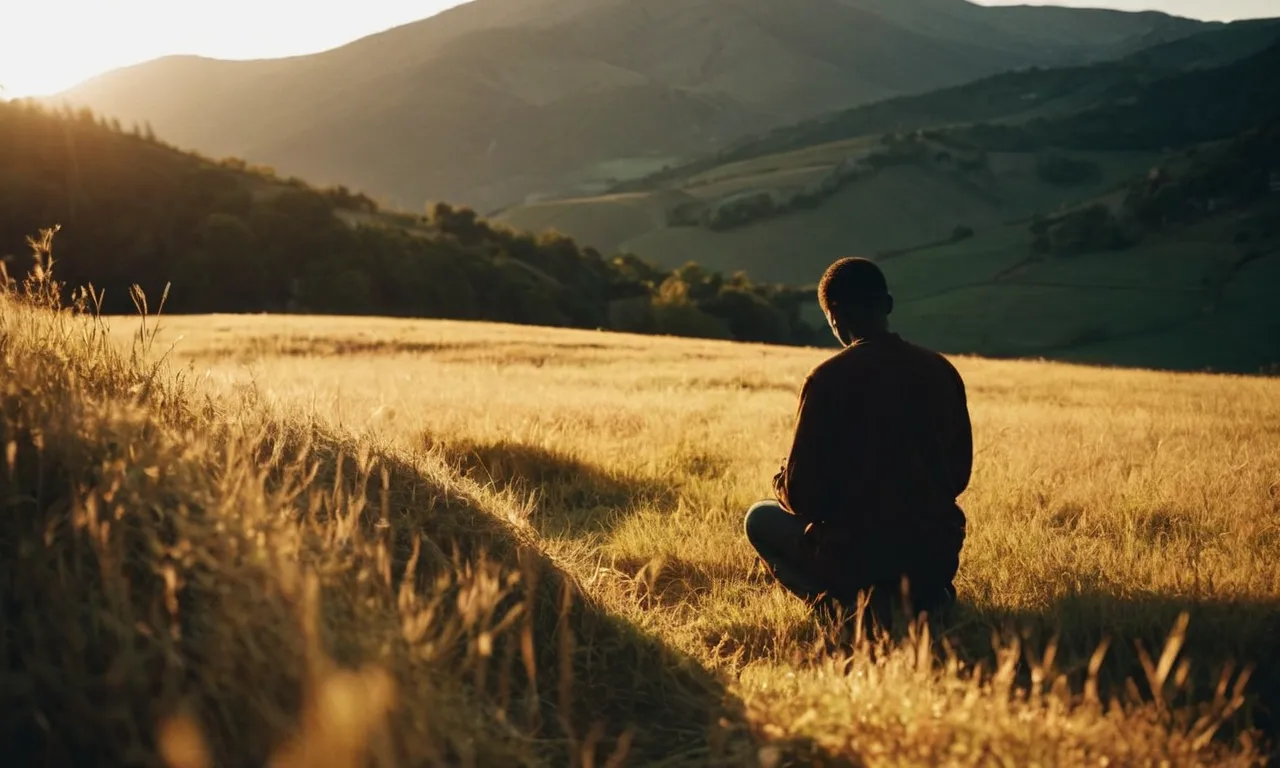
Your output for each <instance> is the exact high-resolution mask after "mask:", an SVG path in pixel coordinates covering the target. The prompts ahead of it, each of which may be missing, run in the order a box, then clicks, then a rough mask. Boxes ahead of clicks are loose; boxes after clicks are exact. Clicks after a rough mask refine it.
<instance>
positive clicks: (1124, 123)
mask: <svg viewBox="0 0 1280 768" xmlns="http://www.w3.org/2000/svg"><path fill="white" fill-rule="evenodd" d="M1242 31H1247V32H1248V33H1249V35H1250V36H1253V37H1252V38H1251V39H1252V43H1253V44H1254V45H1259V44H1262V43H1264V42H1265V41H1266V40H1267V39H1268V38H1269V39H1272V40H1274V39H1275V37H1276V36H1277V35H1280V26H1275V25H1271V26H1269V27H1268V26H1255V27H1244V28H1238V29H1236V30H1233V31H1232V33H1231V35H1227V33H1225V32H1224V33H1221V34H1222V35H1224V36H1226V37H1227V38H1228V39H1230V38H1234V37H1236V36H1237V35H1239V34H1240V33H1241V32H1242ZM1259 32H1262V33H1265V34H1263V35H1257V33H1259ZM1255 35H1257V36H1255ZM1210 42H1211V43H1213V44H1206V41H1205V40H1199V41H1196V42H1195V43H1194V45H1191V46H1189V47H1192V48H1195V49H1198V50H1201V51H1206V50H1209V51H1212V50H1217V51H1221V50H1222V47H1221V43H1222V42H1223V41H1222V40H1219V41H1216V43H1215V42H1213V41H1210ZM1175 45H1177V44H1175ZM1237 50H1238V49H1237ZM1171 53H1172V51H1163V52H1153V53H1146V54H1144V55H1143V56H1142V57H1140V58H1135V59H1132V60H1128V61H1125V62H1122V63H1120V64H1102V65H1097V66H1095V67H1089V68H1082V69H1076V70H1065V71H1059V70H1046V71H1037V72H1027V73H1018V74H1013V75H1002V76H998V77H995V78H992V79H990V80H987V81H983V82H980V83H975V84H972V85H969V86H964V87H961V88H958V89H953V90H950V91H943V92H939V93H937V94H930V95H927V96H922V97H914V98H912V99H904V100H898V101H897V102H888V103H886V104H884V105H875V106H872V107H868V108H863V109H859V110H855V111H853V112H850V113H846V114H844V115H838V116H834V117H832V118H831V119H830V120H829V121H827V122H826V123H818V124H815V126H809V127H805V126H800V127H797V128H796V129H794V130H793V131H790V132H787V131H782V132H778V133H777V134H775V135H774V136H772V137H766V138H764V139H762V140H761V141H760V142H758V143H756V144H754V145H752V144H747V145H744V147H743V148H742V150H741V151H735V152H731V153H728V154H727V156H722V157H719V158H714V159H710V160H707V161H705V162H699V163H696V164H692V165H690V166H686V167H683V168H680V169H673V170H671V171H669V172H666V173H663V174H660V175H659V176H657V177H653V178H651V179H649V180H647V181H646V182H644V183H637V184H633V185H630V186H629V188H628V190H629V191H625V192H618V193H615V194H611V195H607V196H603V197H598V198H582V199H571V200H563V201H559V200H557V201H544V202H540V203H535V204H530V205H523V206H514V207H512V208H509V209H507V210H505V211H503V212H501V213H500V215H499V217H498V218H499V219H500V220H502V221H505V222H509V223H511V224H513V225H517V226H521V227H524V228H528V229H532V230H540V229H547V228H551V229H556V230H558V231H561V232H565V233H568V234H571V235H574V236H577V237H579V238H580V239H582V240H583V241H584V242H587V243H590V244H593V245H595V246H597V247H601V248H605V249H609V250H621V251H626V252H634V253H637V254H640V255H642V256H646V257H648V258H651V259H654V260H655V261H658V262H659V263H666V264H670V265H675V264H679V263H681V262H682V261H684V260H686V259H696V260H698V261H699V262H701V263H703V264H705V265H707V266H708V267H710V268H713V269H717V270H724V271H732V270H735V269H746V270H749V271H750V273H751V274H753V275H757V276H759V277H763V278H766V279H769V280H778V281H782V282H787V283H791V284H803V283H811V282H812V281H814V280H816V278H817V277H818V276H819V275H820V274H821V272H822V270H823V269H824V268H825V267H826V266H827V265H828V264H829V263H830V262H831V261H832V260H834V259H836V258H839V257H841V256H846V255H851V254H861V255H867V256H872V257H875V258H877V259H879V260H881V261H882V263H883V265H884V267H885V269H886V271H888V272H889V273H890V276H891V278H893V280H894V283H895V285H896V286H897V289H898V292H899V296H900V298H902V299H903V302H902V303H901V304H900V309H901V313H900V315H901V317H900V319H901V321H902V322H904V323H905V324H906V327H908V328H910V329H911V330H912V331H913V332H914V333H916V334H918V335H919V336H920V337H921V338H922V340H924V341H926V342H928V343H930V344H933V345H935V346H938V347H940V348H942V349H945V350H948V351H952V352H974V353H980V354H988V355H1047V356H1051V357H1065V358H1067V359H1086V358H1087V359H1090V360H1094V361H1099V362H1112V363H1128V364H1138V365H1149V366H1157V367H1174V368H1188V367H1189V368H1199V367H1205V366H1212V367H1221V368H1227V369H1231V370H1245V371H1257V370H1259V369H1260V368H1266V367H1268V366H1271V365H1274V364H1276V363H1278V362H1280V341H1277V339H1280V332H1276V330H1277V329H1275V328H1273V323H1272V322H1271V320H1269V319H1268V317H1269V316H1268V315H1266V313H1265V311H1264V309H1265V306H1264V305H1265V299H1264V296H1265V295H1266V291H1267V290H1274V289H1275V287H1276V286H1277V284H1276V283H1275V282H1274V280H1275V275H1274V273H1273V271H1272V270H1271V267H1270V265H1271V263H1272V262H1273V261H1274V256H1275V253H1276V251H1277V249H1280V241H1277V240H1276V239H1275V232H1276V229H1277V227H1275V226H1273V225H1272V224H1271V223H1265V222H1274V220H1275V218H1276V216H1277V215H1278V214H1280V207H1278V206H1277V205H1276V204H1275V201H1274V193H1271V192H1269V191H1268V190H1269V188H1270V187H1269V184H1271V182H1269V181H1268V175H1269V174H1271V173H1275V174H1276V176H1277V178H1280V157H1276V156H1275V153H1274V151H1272V150H1268V149H1267V142H1268V141H1270V142H1273V143H1278V144H1280V137H1277V136H1276V126H1277V125H1280V81H1278V80H1277V79H1276V78H1275V76H1274V73H1275V72H1277V71H1280V43H1272V44H1271V45H1270V47H1266V48H1264V49H1263V50H1261V51H1259V52H1256V53H1254V54H1252V55H1249V56H1246V57H1244V58H1241V59H1239V60H1237V61H1231V62H1229V63H1226V64H1224V65H1220V66H1197V67H1194V68H1193V69H1191V70H1190V71H1173V72H1170V71H1169V69H1168V65H1167V64H1166V63H1164V62H1167V61H1169V60H1170V59H1171V58H1172V57H1171ZM1208 63H1209V64H1211V65H1212V64H1222V62H1221V59H1214V58H1211V59H1210V61H1209V62H1208ZM1026 94H1038V95H1042V96H1043V97H1044V98H1043V99H1042V100H1037V101H1042V102H1043V103H1040V104H1036V105H1033V106H1031V107H1028V106H1026V104H1027V100H1026V99H1025V98H1024V96H1025V95H1026ZM978 115H980V116H982V118H981V119H984V120H985V119H989V118H991V117H993V116H998V117H999V119H995V120H992V121H991V122H980V123H972V124H966V121H965V118H968V119H969V120H972V119H973V118H974V117H975V116H978ZM898 120H903V121H905V126H906V127H908V128H910V129H911V130H912V131H913V132H911V133H907V134H898V133H892V134H886V135H885V136H875V135H870V136H865V135H860V133H859V132H860V131H863V130H867V129H869V128H873V127H884V126H885V125H897V124H898V123H896V122H895V121H898ZM1259 124H1263V125H1264V126H1265V127H1264V128H1263V129H1262V130H1261V131H1259V130H1257V129H1254V128H1253V127H1254V126H1257V125H1259ZM930 126H934V127H932V128H930ZM919 128H924V129H926V130H924V131H923V132H916V130H915V129H919ZM849 134H852V135H853V138H843V139H842V140H838V141H829V142H826V143H821V142H820V143H817V144H811V145H810V144H805V143H804V140H805V137H806V136H813V135H819V136H821V137H823V138H824V139H825V138H829V137H831V136H842V137H843V136H847V135H849ZM1224 140H1225V141H1226V144H1225V146H1224V145H1222V142H1223V141H1224ZM763 147H778V148H782V149H783V151H775V152H773V153H769V152H765V151H763ZM757 149H759V150H760V151H758V152H757V151H755V150H757ZM1175 149H1176V150H1179V152H1173V150H1175ZM1188 157H1191V158H1193V159H1191V160H1188ZM1156 167H1160V168H1162V169H1163V170H1162V171H1161V172H1160V173H1161V175H1160V178H1172V179H1174V180H1175V183H1174V184H1173V185H1171V186H1166V187H1165V188H1163V190H1162V191H1161V192H1160V193H1159V195H1158V196H1152V195H1149V194H1147V193H1146V192H1143V193H1141V194H1137V193H1134V192H1133V189H1135V188H1137V189H1142V188H1144V185H1145V184H1146V183H1147V182H1146V181H1145V180H1146V179H1147V178H1148V174H1149V173H1150V172H1151V171H1152V169H1153V168H1156ZM1184 174H1191V176H1190V177H1187V178H1184ZM1204 179H1210V181H1208V182H1204V183H1202V181H1203V180H1204ZM1232 179H1235V180H1236V182H1237V183H1236V184H1233V183H1232V182H1231V180H1232ZM1178 190H1180V191H1178ZM1135 195H1136V196H1135ZM1269 196H1270V197H1269ZM1148 198H1151V199H1148ZM1157 198H1158V200H1159V201H1160V202H1158V203H1156V202H1152V201H1153V200H1156V199H1157ZM1170 201H1172V202H1170ZM1095 203H1097V204H1101V205H1103V206H1104V207H1105V209H1108V210H1110V211H1112V213H1110V214H1107V215H1106V216H1103V217H1102V218H1101V219H1099V221H1102V222H1104V229H1105V227H1106V226H1113V224H1105V222H1107V221H1108V217H1109V216H1113V215H1115V216H1118V217H1119V218H1120V219H1121V221H1120V222H1119V223H1118V224H1114V226H1115V227H1118V229H1116V230H1115V233H1116V237H1114V238H1113V240H1114V241H1115V242H1110V241H1108V240H1107V239H1106V237H1107V236H1106V232H1105V231H1100V232H1093V233H1092V234H1090V235H1088V236H1087V237H1093V238H1095V241H1093V242H1090V243H1085V244H1071V245H1063V244H1062V243H1059V244H1058V245H1055V244H1054V243H1055V242H1057V241H1054V240H1053V238H1060V239H1061V238H1065V240H1071V239H1072V238H1076V237H1077V235H1079V234H1080V233H1078V232H1076V233H1074V234H1070V235H1064V234H1062V233H1063V232H1067V231H1068V230H1070V228H1071V227H1073V226H1075V224H1072V225H1070V226H1068V227H1067V228H1066V229H1064V228H1062V227H1056V226H1055V228H1054V229H1053V232H1052V233H1049V234H1050V235H1052V237H1049V239H1047V240H1044V242H1042V240H1043V239H1044V238H1043V237H1042V235H1045V233H1040V234H1035V233H1032V232H1030V231H1029V229H1028V225H1029V224H1030V223H1031V220H1032V217H1034V216H1041V217H1045V218H1046V219H1047V220H1056V218H1055V217H1060V216H1061V215H1062V214H1063V213H1064V212H1070V211H1072V210H1075V209H1077V208H1081V207H1087V206H1088V205H1090V204H1095ZM1173 205H1176V206H1182V207H1181V208H1178V209H1177V210H1174V209H1173V208H1171V207H1169V206H1173ZM1134 206H1136V207H1134ZM1153 210H1158V211H1160V213H1159V216H1165V217H1172V218H1171V219H1170V220H1169V222H1168V223H1167V225H1166V224H1165V223H1162V222H1160V221H1158V220H1157V217H1156V215H1155V214H1153V213H1151V211H1153ZM1186 211H1192V212H1194V214H1193V215H1192V214H1186ZM1184 214H1186V215H1184ZM1072 221H1075V219H1072ZM1260 222H1264V223H1260ZM1088 226H1092V225H1089V224H1086V229H1087V227H1088ZM1108 231H1109V230H1108ZM1073 242H1074V241H1073ZM1046 243H1047V244H1046ZM1120 246H1124V247H1120ZM1050 252H1053V253H1052V255H1047V254H1050ZM1258 281H1262V283H1263V284H1265V285H1266V286H1270V288H1266V289H1261V288H1260V289H1259V292H1254V291H1251V290H1250V289H1249V286H1251V285H1257V283H1258ZM1222 296H1232V297H1234V298H1232V299H1231V300H1230V301H1229V302H1228V303H1227V304H1223V303H1222V302H1221V301H1220V298H1221V297H1222ZM1228 305H1229V306H1230V307H1231V308H1229V309H1228V308H1227V307H1228ZM1210 308H1216V309H1210ZM1227 316H1231V317H1237V318H1238V321H1236V320H1233V321H1231V322H1230V323H1226V324H1225V325H1224V322H1225V321H1223V320H1222V318H1223V317H1227ZM1244 318H1250V319H1247V320H1246V319H1244ZM819 319H820V318H817V317H815V318H814V320H815V321H818V320H819ZM1210 328H1214V329H1217V330H1215V331H1210V330H1208V329H1210ZM1175 329H1176V330H1175ZM1198 329H1203V330H1198ZM1179 334H1191V335H1197V334H1198V335H1199V336H1203V337H1207V336H1210V335H1214V334H1217V335H1220V336H1222V337H1223V338H1227V339H1230V340H1231V341H1230V342H1229V343H1221V344H1219V345H1218V346H1217V347H1216V348H1215V347H1214V346H1213V345H1208V344H1201V345H1186V344H1178V343H1176V341H1174V339H1176V338H1178V336H1179ZM1146 339H1150V340H1151V343H1149V344H1148V343H1146V341H1144V340H1146ZM1103 341H1105V342H1106V343H1101V342H1103ZM1215 350H1216V351H1215Z"/></svg>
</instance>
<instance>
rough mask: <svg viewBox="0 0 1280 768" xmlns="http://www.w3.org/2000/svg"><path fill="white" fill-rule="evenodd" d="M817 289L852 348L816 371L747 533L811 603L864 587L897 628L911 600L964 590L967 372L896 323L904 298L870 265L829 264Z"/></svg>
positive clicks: (841, 601)
mask: <svg viewBox="0 0 1280 768" xmlns="http://www.w3.org/2000/svg"><path fill="white" fill-rule="evenodd" d="M818 299H819V302H820V303H821V305H822V310H823V313H824V314H825V315H826V317H827V322H828V323H829V324H830V325H831V330H832V332H833V333H835V336H836V338H837V339H839V340H840V343H841V344H842V345H843V347H844V349H842V350H841V351H840V352H838V353H837V354H835V355H834V356H832V357H831V358H829V359H827V360H826V361H824V362H823V363H822V364H820V365H819V366H818V367H817V368H815V369H814V370H813V371H812V372H811V373H810V374H809V375H808V377H806V379H805V381H804V386H803V388H802V390H801V393H800V405H799V413H798V416H797V419H796V424H795V436H794V439H793V442H792V446H791V451H790V454H789V455H788V457H787V459H786V462H785V464H784V465H783V466H782V468H781V470H780V471H779V472H778V474H777V476H776V477H775V478H774V482H773V486H774V493H775V495H776V496H777V500H776V501H773V500H770V501H762V502H759V503H757V504H755V505H754V506H752V507H751V509H750V510H749V511H748V512H747V516H746V520H745V527H746V534H747V539H748V540H749V541H750V542H751V545H752V546H753V547H755V549H756V552H757V553H759V555H760V558H761V559H762V560H763V561H764V563H765V565H766V567H767V568H768V569H769V571H770V572H771V573H772V574H773V575H774V577H775V578H777V580H778V582H779V583H781V584H782V586H783V587H785V588H786V589H788V590H789V591H791V592H792V593H793V594H795V595H797V596H798V597H800V598H802V599H803V600H805V601H806V602H808V603H810V604H811V605H813V606H814V607H816V608H819V609H826V610H830V609H831V608H835V607H842V608H844V609H846V610H853V609H855V608H856V606H857V600H858V594H859V593H860V592H861V593H864V594H867V596H868V597H869V599H870V602H869V604H868V608H869V609H870V611H869V615H870V616H871V617H874V618H875V619H876V620H877V621H879V622H880V623H881V624H882V625H885V626H888V625H889V624H890V623H891V621H892V617H893V614H894V612H895V611H896V610H898V609H900V608H909V609H910V610H912V611H936V610H938V609H940V608H942V607H945V606H947V605H949V604H950V603H951V602H952V601H954V599H955V587H954V585H953V579H954V578H955V575H956V571H957V570H958V568H959V564H960V549H961V547H962V546H963V544H964V539H965V515H964V512H963V511H962V510H961V509H960V507H959V506H958V505H957V504H956V497H957V496H959V495H960V493H961V492H963V491H964V489H965V488H966V487H967V486H968V484H969V476H970V471H971V469H972V464H973V438H972V433H971V429H970V422H969V410H968V404H967V401H966V395H965V386H964V381H963V380H962V379H961V377H960V374H959V373H958V372H957V371H956V369H955V368H954V367H953V366H952V365H951V363H950V362H948V361H947V359H946V358H944V357H943V356H942V355H939V354H937V353H936V352H931V351H929V350H927V349H923V348H921V347H918V346H916V345H914V344H910V343H908V342H906V341H904V340H903V339H902V338H900V337H899V336H898V335H897V334H895V333H891V332H890V331H889V314H890V313H891V312H892V311H893V297H892V296H891V295H890V294H889V290H888V286H887V284H886V282H885V278H884V274H883V273H882V272H881V271H880V268H879V267H877V266H876V265H875V264H874V263H873V262H871V261H868V260H866V259H858V258H847V259H841V260H839V261H837V262H836V263H834V264H832V265H831V267H830V268H829V269H828V270H827V271H826V274H824V275H823V277H822V281H821V283H820V284H819V286H818ZM904 600H905V604H904V602H903V601H904Z"/></svg>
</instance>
